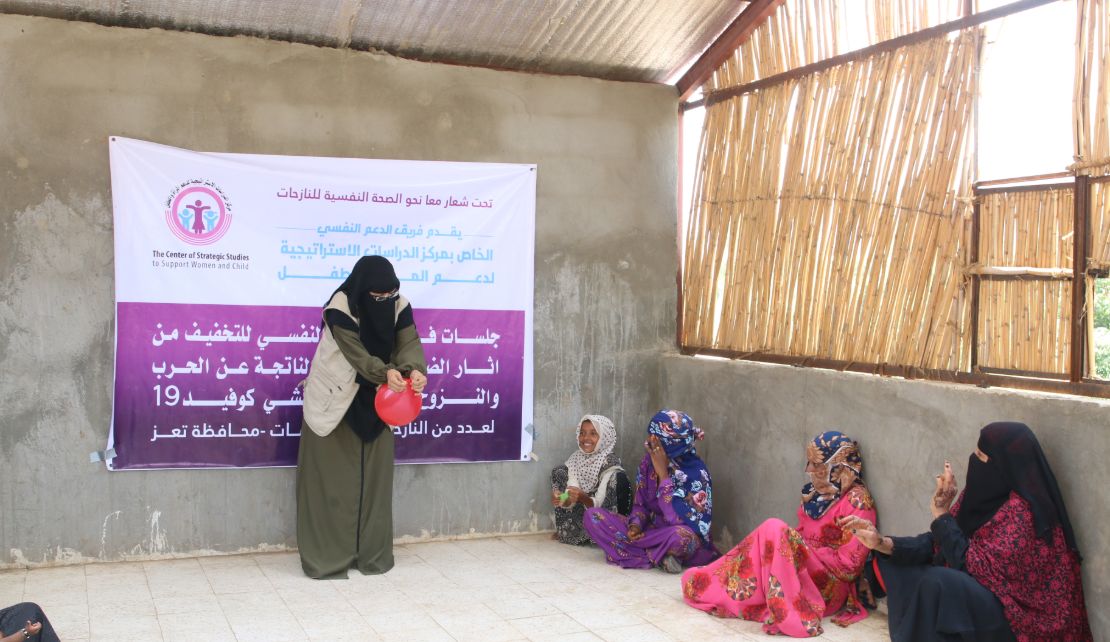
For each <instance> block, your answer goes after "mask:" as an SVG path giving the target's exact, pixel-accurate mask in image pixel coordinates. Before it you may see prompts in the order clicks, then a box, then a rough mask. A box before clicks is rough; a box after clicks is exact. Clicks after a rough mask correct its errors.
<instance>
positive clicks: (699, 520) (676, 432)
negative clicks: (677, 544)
mask: <svg viewBox="0 0 1110 642" xmlns="http://www.w3.org/2000/svg"><path fill="white" fill-rule="evenodd" d="M648 434H649V435H655V436H656V437H658V438H659V442H660V443H661V444H662V445H663V450H664V451H666V453H667V457H668V458H669V459H670V460H671V463H672V465H673V468H674V470H673V472H672V473H671V481H672V482H673V483H674V490H673V491H672V493H671V497H670V502H671V508H673V509H674V512H675V514H676V515H678V516H679V517H681V518H682V521H684V522H685V523H686V525H687V526H689V527H690V528H691V529H693V531H694V532H695V533H697V534H698V537H700V538H702V539H703V540H705V541H707V542H708V541H709V526H710V524H711V522H712V518H713V488H712V486H713V481H712V479H710V477H709V470H708V469H707V468H706V467H705V462H703V461H702V460H701V458H700V457H698V454H697V451H696V450H695V449H694V442H695V441H696V440H698V439H703V438H704V437H705V433H704V432H703V431H702V429H701V428H698V427H697V426H695V425H694V420H693V419H691V418H690V415H688V414H686V413H684V412H681V411H677V410H660V411H659V412H657V413H655V416H654V417H652V418H651V423H649V424H648ZM644 464H646V465H647V466H648V467H649V470H650V466H651V458H650V457H649V456H647V455H645V458H644V463H643V464H641V467H640V469H641V474H642V473H643V471H644Z"/></svg>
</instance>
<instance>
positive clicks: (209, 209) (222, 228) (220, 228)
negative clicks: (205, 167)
mask: <svg viewBox="0 0 1110 642" xmlns="http://www.w3.org/2000/svg"><path fill="white" fill-rule="evenodd" d="M166 205H167V207H168V209H167V210H166V224H167V225H169V226H170V231H171V232H173V234H174V236H176V237H177V238H179V239H181V240H182V241H185V242H186V243H188V244H190V245H209V244H211V243H215V242H216V241H218V240H220V239H221V238H223V235H224V234H227V230H228V228H230V227H231V203H230V202H229V201H228V199H227V196H225V195H224V193H223V192H222V191H221V190H220V188H219V187H216V185H215V183H213V182H211V181H202V180H192V181H189V182H186V183H182V184H181V185H179V186H178V187H177V189H175V190H174V191H173V193H172V194H170V197H169V198H168V199H166Z"/></svg>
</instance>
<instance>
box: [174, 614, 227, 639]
mask: <svg viewBox="0 0 1110 642" xmlns="http://www.w3.org/2000/svg"><path fill="white" fill-rule="evenodd" d="M158 623H159V624H160V625H161V627H162V639H163V640H165V642H194V641H196V640H205V641H206V642H213V641H215V642H235V634H234V633H232V631H231V625H229V624H228V623H227V618H225V617H224V614H223V613H222V612H219V611H217V612H211V611H208V612H202V613H169V614H163V615H159V616H158Z"/></svg>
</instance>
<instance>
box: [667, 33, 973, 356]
mask: <svg viewBox="0 0 1110 642" xmlns="http://www.w3.org/2000/svg"><path fill="white" fill-rule="evenodd" d="M978 37H979V34H978V32H977V31H969V32H966V33H963V34H960V35H959V36H958V37H956V38H954V39H949V38H944V37H941V38H937V39H933V40H929V41H925V42H922V43H920V44H917V45H913V46H909V47H904V48H900V49H897V50H895V51H891V52H886V53H882V54H878V55H875V56H872V57H869V58H865V59H863V60H859V61H856V62H851V63H846V64H844V65H840V66H837V67H833V68H831V69H828V70H826V71H824V72H820V73H817V74H813V75H810V76H805V77H802V78H800V79H796V80H790V81H786V82H783V83H780V84H777V85H774V86H772V87H769V88H766V89H763V90H760V91H757V92H754V93H750V94H745V95H742V96H740V97H736V98H731V99H729V100H726V101H722V102H720V103H716V104H713V105H711V106H710V107H708V108H707V110H706V121H705V126H704V129H703V138H702V150H701V159H702V161H701V166H700V168H699V171H698V175H697V178H696V180H695V188H694V189H695V193H694V204H693V206H692V208H691V210H692V211H691V214H690V219H689V226H688V233H687V237H686V244H685V257H684V277H685V278H684V283H683V286H684V290H683V297H684V306H683V307H684V310H683V326H682V327H683V330H682V332H683V336H682V343H683V345H684V346H686V347H691V348H714V349H723V350H728V351H733V352H742V353H743V352H767V353H775V354H785V355H805V356H820V357H827V358H832V359H837V360H843V361H854V362H864V363H891V364H899V365H912V366H918V367H925V368H941V369H946V370H956V369H958V368H960V367H964V368H966V367H967V364H968V363H969V358H968V353H967V343H968V342H967V341H966V336H965V333H966V332H967V327H966V325H967V321H966V319H967V305H966V300H965V293H966V287H965V280H964V274H963V269H962V268H963V265H964V264H965V255H966V251H967V238H968V236H967V230H968V226H967V224H966V223H967V220H968V214H969V212H968V210H969V208H968V207H966V203H965V202H962V201H961V200H960V199H958V198H957V194H958V193H961V191H962V188H961V187H960V186H961V185H963V184H964V183H965V182H966V169H967V166H968V163H967V154H966V147H967V145H968V144H969V142H970V141H969V138H970V136H969V132H970V127H969V124H970V117H971V109H972V99H973V94H974V82H973V73H972V72H973V70H974V68H975V62H976V49H977V41H978ZM734 65H735V61H731V62H726V63H725V65H724V68H723V69H722V70H721V71H720V72H719V74H718V78H716V79H715V81H714V85H715V86H717V87H720V86H721V84H722V83H721V77H725V78H727V77H734V76H735V74H736V71H735V70H734V69H733V68H732V67H733V66H734Z"/></svg>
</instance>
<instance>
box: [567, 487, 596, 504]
mask: <svg viewBox="0 0 1110 642" xmlns="http://www.w3.org/2000/svg"><path fill="white" fill-rule="evenodd" d="M567 495H568V497H567V506H574V505H575V504H582V505H583V506H585V507H586V508H589V507H591V506H593V505H594V502H593V498H592V497H590V494H589V493H587V492H585V491H583V490H582V489H581V488H578V487H576V486H567Z"/></svg>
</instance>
